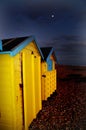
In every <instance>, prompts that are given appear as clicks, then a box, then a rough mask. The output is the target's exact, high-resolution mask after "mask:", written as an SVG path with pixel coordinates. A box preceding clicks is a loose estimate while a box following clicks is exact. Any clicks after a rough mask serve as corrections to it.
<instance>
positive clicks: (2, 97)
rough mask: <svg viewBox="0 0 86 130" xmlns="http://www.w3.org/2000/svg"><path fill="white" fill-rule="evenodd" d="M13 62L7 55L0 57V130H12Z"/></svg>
mask: <svg viewBox="0 0 86 130" xmlns="http://www.w3.org/2000/svg"><path fill="white" fill-rule="evenodd" d="M12 67H13V62H12V60H11V58H10V56H9V55H0V130H12V129H13V126H14V125H15V123H14V121H13V118H14V115H13V93H12V91H13V84H12V82H13V70H12Z"/></svg>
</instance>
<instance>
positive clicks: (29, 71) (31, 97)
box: [23, 53, 36, 130]
mask: <svg viewBox="0 0 86 130" xmlns="http://www.w3.org/2000/svg"><path fill="white" fill-rule="evenodd" d="M27 59H28V60H27ZM34 81H35V80H34V56H33V55H29V54H28V53H23V84H24V117H25V119H24V120H25V130H28V126H29V125H30V123H31V121H32V120H33V119H34V118H35V117H36V113H35V91H34Z"/></svg>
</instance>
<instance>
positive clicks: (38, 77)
mask: <svg viewBox="0 0 86 130" xmlns="http://www.w3.org/2000/svg"><path fill="white" fill-rule="evenodd" d="M34 65H35V66H34V70H35V72H34V73H35V74H34V76H35V109H36V114H37V113H38V112H39V110H41V108H42V100H41V59H40V57H34Z"/></svg>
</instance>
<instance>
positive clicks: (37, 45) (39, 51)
mask: <svg viewBox="0 0 86 130" xmlns="http://www.w3.org/2000/svg"><path fill="white" fill-rule="evenodd" d="M34 40H35V42H36V46H37V48H38V50H39V52H40V54H41V57H42V59H44V56H43V53H42V51H41V49H40V47H39V46H38V43H37V40H36V39H35V37H34Z"/></svg>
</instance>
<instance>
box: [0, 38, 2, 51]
mask: <svg viewBox="0 0 86 130" xmlns="http://www.w3.org/2000/svg"><path fill="white" fill-rule="evenodd" d="M0 50H1V51H2V41H1V40H0Z"/></svg>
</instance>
